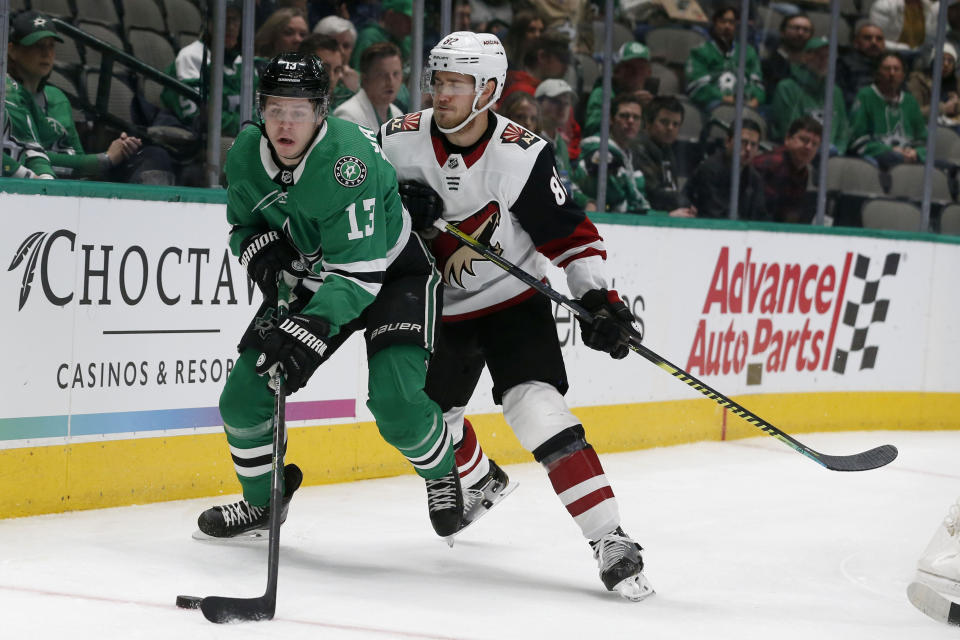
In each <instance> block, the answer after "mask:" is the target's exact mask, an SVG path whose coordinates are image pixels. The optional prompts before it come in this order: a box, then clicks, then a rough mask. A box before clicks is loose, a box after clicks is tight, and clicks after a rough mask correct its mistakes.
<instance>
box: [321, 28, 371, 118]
mask: <svg viewBox="0 0 960 640" xmlns="http://www.w3.org/2000/svg"><path fill="white" fill-rule="evenodd" d="M313 32H314V33H319V34H321V35H326V36H330V37H332V38H335V39H336V41H337V43H338V44H339V45H340V54H341V57H342V58H343V76H342V77H341V78H340V84H338V85H337V86H336V87H335V88H334V90H333V96H332V104H331V105H330V108H331V109H336V108H337V107H339V106H340V105H341V104H343V103H344V102H346V101H347V100H349V99H350V98H352V97H353V94H355V93H356V92H357V91H359V90H360V74H359V73H357V70H356V69H354V68H353V67H351V66H350V58H351V57H352V56H353V47H354V45H355V44H356V43H357V29H356V27H354V26H353V23H352V22H350V21H349V20H347V19H345V18H341V17H340V16H327V17H326V18H323V19H322V20H320V21H319V22H317V24H316V26H315V27H314V28H313Z"/></svg>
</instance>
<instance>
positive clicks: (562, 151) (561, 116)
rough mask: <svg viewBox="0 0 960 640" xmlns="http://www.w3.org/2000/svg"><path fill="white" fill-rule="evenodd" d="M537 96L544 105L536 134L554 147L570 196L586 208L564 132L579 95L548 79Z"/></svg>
mask: <svg viewBox="0 0 960 640" xmlns="http://www.w3.org/2000/svg"><path fill="white" fill-rule="evenodd" d="M514 95H522V94H519V93H518V94H514ZM534 97H535V98H536V101H537V103H538V104H539V106H540V128H539V129H535V130H534V131H539V133H540V135H541V136H542V137H543V138H544V139H545V140H546V141H547V142H549V143H550V146H552V147H553V155H554V162H555V163H556V165H557V173H558V174H559V175H560V181H561V182H562V183H563V186H564V187H565V188H566V190H567V193H569V194H570V195H571V197H573V200H574V202H576V203H577V206H579V207H581V208H583V207H586V206H587V197H586V196H585V195H584V194H583V192H582V191H581V190H580V187H579V186H577V184H576V183H575V182H573V175H574V171H573V167H572V166H571V164H570V154H569V152H568V151H567V141H566V140H565V139H564V137H563V132H562V129H563V126H564V124H565V123H566V122H568V121H569V119H570V115H571V113H572V112H573V101H574V100H575V99H576V94H575V93H574V91H573V89H572V88H571V87H570V85H569V84H567V81H566V80H561V79H559V78H555V79H549V80H544V81H543V82H541V83H540V84H539V85H537V92H536V93H535V94H534Z"/></svg>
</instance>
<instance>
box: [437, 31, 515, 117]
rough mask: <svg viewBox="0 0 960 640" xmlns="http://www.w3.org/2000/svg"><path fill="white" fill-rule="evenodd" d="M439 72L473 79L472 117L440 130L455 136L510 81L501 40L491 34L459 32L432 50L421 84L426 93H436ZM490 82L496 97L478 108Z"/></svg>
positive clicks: (500, 92)
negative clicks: (436, 75)
mask: <svg viewBox="0 0 960 640" xmlns="http://www.w3.org/2000/svg"><path fill="white" fill-rule="evenodd" d="M438 71H450V72H453V73H460V74H463V75H468V76H473V79H474V99H473V106H472V108H471V113H470V115H469V116H467V118H466V119H465V120H464V121H463V122H461V123H460V124H459V125H457V126H456V127H453V128H450V129H444V128H442V127H440V131H442V132H443V133H455V132H457V131H459V130H460V129H462V128H463V127H465V126H467V124H469V123H470V121H471V120H473V119H474V118H476V117H477V116H478V115H480V113H482V112H483V111H485V110H487V109H489V108H490V106H492V105H493V104H495V103H496V102H497V101H498V100H499V99H500V95H501V94H502V93H503V86H504V84H505V83H506V81H507V54H506V52H505V51H504V49H503V45H502V44H501V43H500V39H499V38H497V36H495V35H493V34H492V33H473V32H472V31H456V32H454V33H451V34H450V35H448V36H447V37H445V38H444V39H443V40H441V41H440V44H438V45H437V46H436V47H434V48H433V49H431V50H430V55H429V57H428V58H427V64H426V69H425V71H424V75H423V79H422V83H421V87H422V88H423V90H424V92H426V93H432V92H433V91H432V88H433V76H434V74H435V73H436V72H438ZM490 80H493V81H495V82H496V86H495V87H494V90H493V95H492V96H491V97H490V100H488V101H487V103H486V104H485V105H483V106H482V107H480V108H477V105H478V103H479V102H480V96H481V95H482V94H483V91H484V89H485V88H486V86H487V82H489V81H490ZM438 127H439V125H438Z"/></svg>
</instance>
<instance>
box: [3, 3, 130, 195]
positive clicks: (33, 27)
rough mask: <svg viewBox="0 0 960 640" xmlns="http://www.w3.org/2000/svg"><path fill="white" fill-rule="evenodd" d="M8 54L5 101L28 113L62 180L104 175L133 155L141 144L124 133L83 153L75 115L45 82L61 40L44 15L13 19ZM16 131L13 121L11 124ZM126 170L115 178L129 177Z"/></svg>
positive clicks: (22, 15)
mask: <svg viewBox="0 0 960 640" xmlns="http://www.w3.org/2000/svg"><path fill="white" fill-rule="evenodd" d="M10 27H11V28H10V45H9V47H8V50H7V59H8V73H9V76H8V78H7V101H8V102H9V103H12V104H13V105H16V107H15V109H16V108H17V107H19V108H20V109H22V110H23V111H25V112H26V113H28V114H29V115H30V118H31V120H32V122H33V125H34V127H35V132H36V140H37V142H38V143H39V144H40V146H41V147H42V148H43V149H44V151H45V152H46V154H47V156H48V157H49V159H50V164H51V165H52V166H53V167H54V169H55V172H56V175H57V176H58V177H61V178H71V177H79V176H102V177H106V176H107V174H108V172H109V171H110V170H111V169H113V168H114V167H117V166H119V165H121V164H123V163H125V162H126V161H127V160H129V159H131V158H132V157H134V156H135V155H136V154H137V152H138V151H139V150H140V148H141V146H142V144H141V142H140V139H139V138H135V137H131V136H127V135H126V133H122V134H121V135H120V137H119V138H117V139H116V140H114V141H113V142H112V143H111V144H110V146H109V147H108V148H107V150H106V151H105V152H103V153H99V154H96V153H86V152H85V151H84V149H83V145H82V144H81V142H80V135H79V133H78V132H77V128H76V125H75V124H74V121H73V112H72V110H71V107H70V101H69V100H68V99H67V96H66V94H64V93H63V91H61V90H60V89H58V88H57V87H54V86H52V85H49V84H47V78H48V77H49V75H50V72H51V71H52V70H53V63H54V60H55V59H56V48H55V45H56V43H57V42H63V38H62V37H60V35H59V34H58V33H57V32H56V27H54V24H53V22H52V21H51V19H50V18H49V17H48V16H45V15H43V14H41V13H37V12H35V11H25V12H23V13H20V14H18V15H17V16H15V17H14V19H13V21H12V22H11V25H10ZM14 126H15V128H17V127H16V123H15V124H14ZM129 175H130V172H129V171H128V172H125V173H124V174H123V175H119V174H118V175H113V176H111V177H114V178H116V179H125V178H127V177H129Z"/></svg>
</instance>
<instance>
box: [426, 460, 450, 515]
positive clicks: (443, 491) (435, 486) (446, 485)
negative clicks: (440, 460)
mask: <svg viewBox="0 0 960 640" xmlns="http://www.w3.org/2000/svg"><path fill="white" fill-rule="evenodd" d="M453 472H454V473H456V469H454V471H453ZM426 483H427V508H428V509H429V510H430V511H441V510H443V509H456V508H457V483H456V482H455V481H454V479H453V477H452V476H451V475H450V474H447V475H445V476H443V477H442V478H434V479H428V480H426Z"/></svg>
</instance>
